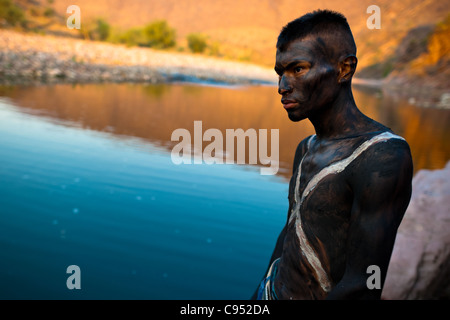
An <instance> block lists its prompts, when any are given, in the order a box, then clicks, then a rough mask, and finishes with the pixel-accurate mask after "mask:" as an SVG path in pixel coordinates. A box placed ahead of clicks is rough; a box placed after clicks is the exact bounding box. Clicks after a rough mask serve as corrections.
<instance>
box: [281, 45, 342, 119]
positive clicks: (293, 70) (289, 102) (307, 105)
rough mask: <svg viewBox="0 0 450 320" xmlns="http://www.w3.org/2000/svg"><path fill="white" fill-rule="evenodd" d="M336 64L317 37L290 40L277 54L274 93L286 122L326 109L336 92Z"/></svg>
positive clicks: (328, 50) (307, 116)
mask: <svg viewBox="0 0 450 320" xmlns="http://www.w3.org/2000/svg"><path fill="white" fill-rule="evenodd" d="M337 65H338V64H337V61H335V59H334V58H333V50H332V48H330V47H327V46H326V45H325V42H324V41H323V40H322V39H321V38H320V37H316V38H313V37H308V38H305V39H299V40H295V41H293V42H292V43H291V44H289V46H288V47H287V49H286V50H284V51H279V50H278V51H277V55H276V64H275V71H276V72H277V74H278V76H279V81H278V93H279V94H280V95H281V96H282V99H281V103H282V104H283V107H284V108H285V109H286V111H287V112H288V116H289V119H291V120H292V121H300V120H303V119H305V118H309V117H311V116H314V115H315V114H317V113H318V112H320V111H322V110H323V109H324V108H326V107H327V106H329V105H330V104H331V103H332V102H333V101H334V99H335V98H336V96H337V93H338V91H339V87H340V86H339V82H338V73H339V69H338V67H337Z"/></svg>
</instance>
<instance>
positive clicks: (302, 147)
mask: <svg viewBox="0 0 450 320" xmlns="http://www.w3.org/2000/svg"><path fill="white" fill-rule="evenodd" d="M309 138H310V136H309V137H307V138H306V139H304V140H302V141H301V142H300V143H299V144H298V146H297V149H296V150H295V157H294V165H293V169H292V174H293V175H294V174H295V172H296V169H297V167H298V166H299V165H300V161H301V159H302V158H303V156H304V154H305V153H306V150H307V141H308V140H309ZM294 179H295V177H294ZM290 214H291V201H289V209H288V216H287V220H286V225H285V226H284V227H283V230H281V232H280V235H279V236H278V239H277V242H276V244H275V249H274V250H273V253H272V256H271V258H270V261H269V265H268V267H267V270H266V272H265V273H264V277H265V275H266V274H267V272H268V271H269V268H270V266H271V265H272V263H273V262H274V261H275V260H276V259H278V258H279V257H281V254H282V253H283V244H284V238H285V236H286V228H287V224H288V221H289V215H290ZM258 289H259V284H258V287H257V288H256V290H255V292H254V293H253V296H252V297H251V299H252V300H255V299H256V298H257V295H258Z"/></svg>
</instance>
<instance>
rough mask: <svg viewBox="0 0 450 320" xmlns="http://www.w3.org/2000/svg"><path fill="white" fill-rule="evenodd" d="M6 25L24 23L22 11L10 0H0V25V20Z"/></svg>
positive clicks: (21, 24)
mask: <svg viewBox="0 0 450 320" xmlns="http://www.w3.org/2000/svg"><path fill="white" fill-rule="evenodd" d="M2 20H3V21H5V23H6V25H7V26H13V27H14V26H24V25H25V23H26V20H25V14H24V11H23V10H22V9H21V8H20V7H18V6H17V5H15V4H14V3H13V2H12V1H11V0H0V26H1V21H2Z"/></svg>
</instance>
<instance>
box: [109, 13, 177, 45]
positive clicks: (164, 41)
mask: <svg viewBox="0 0 450 320" xmlns="http://www.w3.org/2000/svg"><path fill="white" fill-rule="evenodd" d="M107 41H110V42H113V43H123V44H126V45H127V46H140V47H151V48H155V49H168V48H172V47H175V45H176V31H175V29H173V28H171V27H170V26H169V24H168V23H167V22H166V21H165V20H158V21H155V22H152V23H150V24H148V25H146V26H145V27H141V28H131V29H128V30H126V31H114V32H111V34H110V36H109V37H108V39H107Z"/></svg>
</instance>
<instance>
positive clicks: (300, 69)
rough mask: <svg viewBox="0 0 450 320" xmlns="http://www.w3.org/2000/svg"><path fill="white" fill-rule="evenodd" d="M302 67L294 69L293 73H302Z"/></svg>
mask: <svg viewBox="0 0 450 320" xmlns="http://www.w3.org/2000/svg"><path fill="white" fill-rule="evenodd" d="M302 69H303V68H302V67H296V68H295V69H294V71H295V73H299V72H300V71H302Z"/></svg>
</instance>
